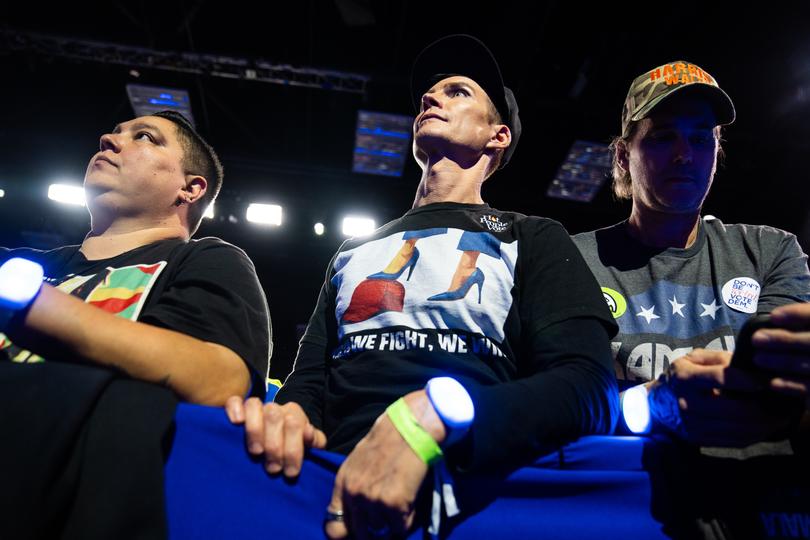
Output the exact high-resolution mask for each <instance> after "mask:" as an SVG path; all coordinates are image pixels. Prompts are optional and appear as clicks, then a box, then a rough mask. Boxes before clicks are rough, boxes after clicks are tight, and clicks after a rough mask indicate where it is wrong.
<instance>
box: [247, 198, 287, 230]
mask: <svg viewBox="0 0 810 540" xmlns="http://www.w3.org/2000/svg"><path fill="white" fill-rule="evenodd" d="M245 219H247V220H248V221H250V222H252V223H261V224H263V225H276V226H279V225H281V207H280V206H279V205H277V204H258V203H252V204H251V205H250V206H248V209H247V213H246V214H245Z"/></svg>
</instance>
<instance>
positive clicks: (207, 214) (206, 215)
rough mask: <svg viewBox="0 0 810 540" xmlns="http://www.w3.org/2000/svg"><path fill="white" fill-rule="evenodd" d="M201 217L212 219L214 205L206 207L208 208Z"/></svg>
mask: <svg viewBox="0 0 810 540" xmlns="http://www.w3.org/2000/svg"><path fill="white" fill-rule="evenodd" d="M203 217H204V218H206V219H214V203H211V204H209V205H208V208H206V209H205V213H204V214H203Z"/></svg>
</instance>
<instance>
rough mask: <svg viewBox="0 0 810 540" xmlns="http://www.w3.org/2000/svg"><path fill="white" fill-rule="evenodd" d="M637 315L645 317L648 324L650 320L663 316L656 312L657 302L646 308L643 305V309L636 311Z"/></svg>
mask: <svg viewBox="0 0 810 540" xmlns="http://www.w3.org/2000/svg"><path fill="white" fill-rule="evenodd" d="M636 317H644V320H646V321H647V324H650V321H652V320H653V319H660V318H661V317H660V316H658V315H656V314H655V304H653V305H652V306H651V307H649V308H645V307H644V305H642V306H641V311H639V312H638V313H636Z"/></svg>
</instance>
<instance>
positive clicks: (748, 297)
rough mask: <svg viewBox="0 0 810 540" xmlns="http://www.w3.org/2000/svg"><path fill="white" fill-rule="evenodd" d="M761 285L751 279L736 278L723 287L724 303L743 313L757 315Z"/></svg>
mask: <svg viewBox="0 0 810 540" xmlns="http://www.w3.org/2000/svg"><path fill="white" fill-rule="evenodd" d="M759 290H760V287H759V283H757V280H755V279H754V278H750V277H735V278H734V279H730V280H728V281H727V282H726V284H725V285H723V291H722V294H723V302H725V303H726V305H727V306H728V307H730V308H731V309H733V310H736V311H742V312H743V313H756V312H757V303H758V302H759Z"/></svg>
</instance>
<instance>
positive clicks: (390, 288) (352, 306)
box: [342, 279, 405, 324]
mask: <svg viewBox="0 0 810 540" xmlns="http://www.w3.org/2000/svg"><path fill="white" fill-rule="evenodd" d="M404 302H405V287H404V286H403V285H402V283H400V282H399V281H396V280H391V279H366V280H363V282H362V283H360V285H358V286H357V288H355V289H354V292H353V293H352V300H351V302H349V308H348V309H347V310H346V311H345V312H344V313H343V318H342V321H343V322H344V323H349V324H351V323H359V322H362V321H367V320H368V319H370V318H372V317H374V316H375V315H379V314H380V313H384V312H386V311H399V312H402V305H403V303H404Z"/></svg>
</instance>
